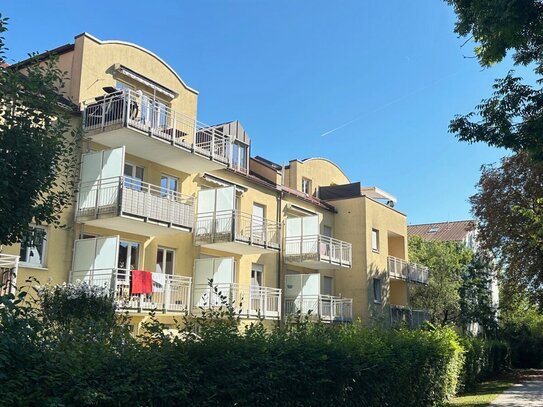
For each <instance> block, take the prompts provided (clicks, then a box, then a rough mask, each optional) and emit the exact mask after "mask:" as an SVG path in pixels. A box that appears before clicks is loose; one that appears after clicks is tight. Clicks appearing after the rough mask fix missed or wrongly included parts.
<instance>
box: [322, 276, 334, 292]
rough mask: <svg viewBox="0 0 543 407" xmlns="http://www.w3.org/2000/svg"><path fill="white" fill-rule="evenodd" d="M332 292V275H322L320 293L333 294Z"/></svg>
mask: <svg viewBox="0 0 543 407" xmlns="http://www.w3.org/2000/svg"><path fill="white" fill-rule="evenodd" d="M333 292H334V279H333V278H332V277H326V276H325V277H324V280H323V287H322V293H323V294H324V295H333V294H332V293H333Z"/></svg>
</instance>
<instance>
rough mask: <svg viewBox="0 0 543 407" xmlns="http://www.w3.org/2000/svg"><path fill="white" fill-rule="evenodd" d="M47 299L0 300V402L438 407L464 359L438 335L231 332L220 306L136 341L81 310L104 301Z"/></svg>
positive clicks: (445, 333)
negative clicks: (173, 330)
mask: <svg viewBox="0 0 543 407" xmlns="http://www.w3.org/2000/svg"><path fill="white" fill-rule="evenodd" d="M48 292H49V294H46V295H42V296H41V297H40V298H43V299H44V305H45V307H42V308H35V307H30V306H29V305H28V304H27V303H25V301H24V298H23V297H24V295H23V294H22V297H21V298H19V299H17V300H16V302H17V304H14V303H13V302H11V301H7V300H6V299H5V298H4V299H3V301H4V303H5V306H4V307H3V308H1V309H0V381H1V382H2V386H1V387H0V404H5V405H10V406H22V405H24V406H28V405H30V406H31V405H40V406H53V405H54V406H75V405H77V406H91V405H94V406H96V405H98V406H163V405H164V406H192V405H199V406H234V405H235V406H286V407H289V406H293V407H294V406H296V407H302V406H316V405H319V406H337V405H341V406H379V407H381V406H405V407H410V406H413V407H425V406H440V405H442V404H443V403H444V402H445V401H446V400H447V399H448V398H450V397H451V396H452V395H454V394H455V393H456V391H457V390H458V386H459V377H460V376H461V375H460V373H461V369H462V366H463V361H464V353H463V349H462V347H461V346H460V344H459V338H458V337H457V335H456V333H455V332H454V331H453V330H452V329H449V328H441V329H434V330H425V331H422V330H419V331H413V330H406V329H399V330H387V331H385V330H379V329H369V328H366V327H363V326H361V325H359V324H352V325H341V326H339V325H325V324H322V323H313V322H309V321H308V320H306V319H304V318H302V317H300V318H298V319H297V320H296V321H294V322H293V323H291V324H288V325H286V326H285V327H280V328H276V329H274V330H272V331H269V330H266V329H264V326H263V324H262V323H261V322H260V321H256V322H255V323H253V324H251V325H250V326H247V327H245V328H244V329H241V328H240V327H239V318H238V316H237V315H236V314H235V313H234V311H233V309H232V308H231V307H228V306H224V307H222V308H219V309H218V310H211V311H205V312H203V313H202V314H199V315H196V316H189V317H186V318H184V319H183V321H181V323H179V326H178V327H177V328H178V329H179V333H178V334H176V335H170V334H168V333H167V331H166V330H165V328H166V327H165V326H163V325H161V324H160V323H159V322H158V321H157V320H156V319H155V318H154V317H153V316H151V322H150V323H148V324H147V325H146V332H145V334H144V335H142V336H141V337H139V338H137V339H136V338H133V337H131V336H129V335H128V334H127V331H126V330H125V329H121V328H122V323H123V321H122V320H118V319H117V318H114V319H113V321H115V324H114V325H113V326H112V325H110V324H109V323H103V324H102V323H100V321H99V320H97V319H96V318H95V316H96V312H95V309H94V308H93V306H92V305H91V304H92V303H93V301H97V302H101V301H104V302H107V301H109V302H110V304H109V306H106V304H102V305H100V306H101V307H103V308H102V309H105V310H111V309H113V307H114V305H113V302H112V300H111V299H110V297H108V296H103V295H101V294H100V295H96V296H92V295H91V296H90V297H88V296H87V294H85V295H83V299H82V300H81V301H76V299H75V298H72V297H73V295H74V294H73V290H72V288H65V287H64V288H55V289H53V290H49V291H48ZM91 297H92V298H91ZM72 301H74V302H72ZM70 307H71V309H70ZM78 307H79V309H76V308H78ZM107 312H109V311H107ZM44 315H48V318H49V319H51V320H52V319H53V318H52V317H53V316H54V317H55V318H56V320H57V321H64V322H63V323H57V322H55V323H48V322H46V319H44ZM89 315H91V316H92V317H89ZM66 321H68V322H66ZM107 321H109V319H108V318H106V322H107ZM469 355H470V353H469V352H468V353H467V354H466V356H467V357H468V358H469ZM498 359H499V358H498ZM489 360H490V358H489ZM489 363H490V362H489Z"/></svg>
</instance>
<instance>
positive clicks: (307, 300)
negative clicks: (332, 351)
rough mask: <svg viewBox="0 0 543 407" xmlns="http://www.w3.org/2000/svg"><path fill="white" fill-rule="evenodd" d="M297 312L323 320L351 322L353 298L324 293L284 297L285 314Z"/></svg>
mask: <svg viewBox="0 0 543 407" xmlns="http://www.w3.org/2000/svg"><path fill="white" fill-rule="evenodd" d="M297 313H300V314H301V315H307V314H309V315H310V316H313V317H315V318H317V319H319V320H321V321H323V322H330V323H332V322H351V321H352V320H353V300H352V299H351V298H341V297H336V296H333V295H324V294H320V295H309V296H301V297H298V298H285V315H287V316H288V315H296V314H297Z"/></svg>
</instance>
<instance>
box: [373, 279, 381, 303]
mask: <svg viewBox="0 0 543 407" xmlns="http://www.w3.org/2000/svg"><path fill="white" fill-rule="evenodd" d="M372 287H373V302H374V303H375V304H381V303H382V302H383V285H382V282H381V279H380V278H377V277H374V278H373V284H372ZM377 288H378V290H377ZM376 294H379V296H378V297H377V296H376Z"/></svg>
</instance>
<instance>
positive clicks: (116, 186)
mask: <svg viewBox="0 0 543 407" xmlns="http://www.w3.org/2000/svg"><path fill="white" fill-rule="evenodd" d="M76 220H77V222H84V223H86V224H89V225H93V226H98V227H105V228H108V229H115V230H122V231H125V232H129V233H135V234H139V235H144V236H156V235H163V234H169V233H176V232H179V230H184V231H189V230H191V228H192V226H193V221H194V199H193V198H192V197H190V196H185V195H182V194H180V193H178V192H175V191H171V190H167V189H164V188H161V187H159V186H156V185H152V184H148V183H146V182H142V181H140V180H136V179H134V178H130V177H124V176H121V177H112V178H106V179H99V180H97V181H91V182H83V183H81V184H80V187H79V194H78V200H77V211H76Z"/></svg>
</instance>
